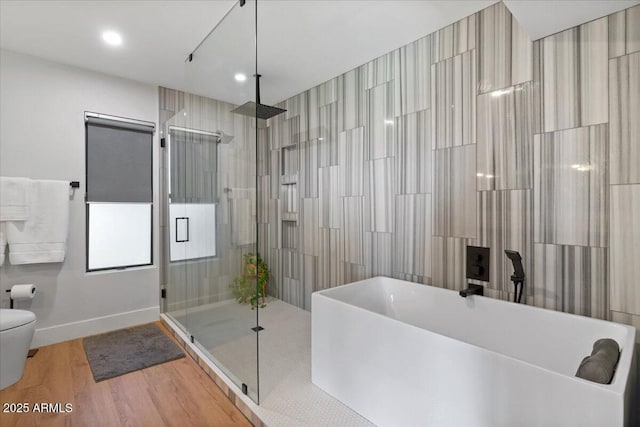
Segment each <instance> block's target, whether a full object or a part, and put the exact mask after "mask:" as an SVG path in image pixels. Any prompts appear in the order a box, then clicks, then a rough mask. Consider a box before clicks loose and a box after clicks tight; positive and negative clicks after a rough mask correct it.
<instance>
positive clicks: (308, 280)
mask: <svg viewBox="0 0 640 427" xmlns="http://www.w3.org/2000/svg"><path fill="white" fill-rule="evenodd" d="M317 277H318V257H315V256H311V255H304V259H303V265H302V286H303V288H304V307H303V308H304V309H305V310H311V294H312V293H313V291H314V290H315V289H316V280H317Z"/></svg>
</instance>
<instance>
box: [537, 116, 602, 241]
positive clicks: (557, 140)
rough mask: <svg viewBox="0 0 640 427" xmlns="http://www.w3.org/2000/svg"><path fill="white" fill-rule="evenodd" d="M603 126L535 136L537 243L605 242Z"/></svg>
mask: <svg viewBox="0 0 640 427" xmlns="http://www.w3.org/2000/svg"><path fill="white" fill-rule="evenodd" d="M607 132H608V131H607V125H597V126H589V127H585V128H576V129H569V130H565V131H559V132H553V133H546V134H542V135H536V136H535V137H534V224H535V242H536V243H553V244H560V245H581V246H602V247H606V246H607V242H608V231H607V230H608V212H607V205H608V185H607V178H608V162H607V150H608V138H607Z"/></svg>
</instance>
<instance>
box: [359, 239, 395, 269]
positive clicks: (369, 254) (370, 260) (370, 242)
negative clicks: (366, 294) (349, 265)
mask: <svg viewBox="0 0 640 427" xmlns="http://www.w3.org/2000/svg"><path fill="white" fill-rule="evenodd" d="M392 237H393V234H392V233H370V232H365V233H364V252H365V274H366V276H367V277H374V276H387V277H391V273H392V269H391V260H392V256H391V251H392V246H391V245H392V244H393V239H392Z"/></svg>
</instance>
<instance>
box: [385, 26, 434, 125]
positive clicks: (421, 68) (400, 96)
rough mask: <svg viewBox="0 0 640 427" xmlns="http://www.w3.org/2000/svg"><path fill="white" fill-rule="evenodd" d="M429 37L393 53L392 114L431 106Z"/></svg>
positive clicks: (431, 59)
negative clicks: (393, 99)
mask: <svg viewBox="0 0 640 427" xmlns="http://www.w3.org/2000/svg"><path fill="white" fill-rule="evenodd" d="M432 44H433V43H432V41H431V36H426V37H423V38H421V39H418V40H417V41H415V42H413V43H410V44H408V45H405V46H403V47H401V48H400V49H398V51H397V57H398V59H397V61H395V74H394V77H395V79H394V83H395V84H394V96H395V115H396V116H399V115H403V114H409V113H414V112H416V111H419V110H424V109H427V108H429V107H430V106H431V64H432V63H433V55H432V53H431V48H432Z"/></svg>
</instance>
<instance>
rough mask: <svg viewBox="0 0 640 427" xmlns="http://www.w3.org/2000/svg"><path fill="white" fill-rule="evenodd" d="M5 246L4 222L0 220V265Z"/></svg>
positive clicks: (2, 261) (0, 264)
mask: <svg viewBox="0 0 640 427" xmlns="http://www.w3.org/2000/svg"><path fill="white" fill-rule="evenodd" d="M6 248H7V239H6V231H5V226H4V222H0V266H2V264H4V251H5V249H6Z"/></svg>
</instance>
